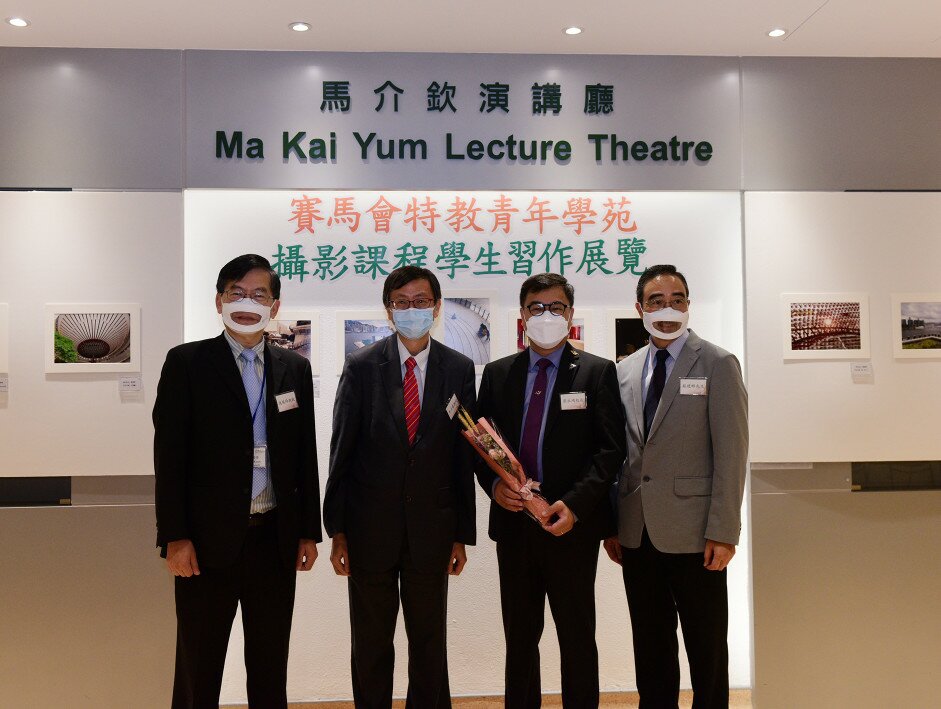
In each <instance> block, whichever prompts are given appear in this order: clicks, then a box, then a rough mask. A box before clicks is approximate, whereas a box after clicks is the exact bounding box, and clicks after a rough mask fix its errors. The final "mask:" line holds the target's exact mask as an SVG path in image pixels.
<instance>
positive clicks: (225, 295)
mask: <svg viewBox="0 0 941 709" xmlns="http://www.w3.org/2000/svg"><path fill="white" fill-rule="evenodd" d="M233 293H241V294H242V297H241V298H234V297H233V296H232V294H233ZM220 295H221V296H222V302H223V303H240V302H242V301H243V300H245V299H246V298H248V299H249V300H251V301H253V302H255V303H257V304H258V305H263V306H265V307H268V306H270V305H271V304H272V303H274V302H275V301H276V300H277V298H275V297H274V296H273V295H269V294H268V293H259V292H257V291H256V292H254V293H246V292H245V291H243V290H241V289H238V288H237V289H235V290H225V291H222V293H220ZM259 298H264V299H265V300H264V301H260V300H258V299H259Z"/></svg>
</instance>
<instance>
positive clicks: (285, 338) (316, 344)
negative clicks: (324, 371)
mask: <svg viewBox="0 0 941 709" xmlns="http://www.w3.org/2000/svg"><path fill="white" fill-rule="evenodd" d="M265 341H266V342H267V343H268V344H269V345H270V346H271V347H280V348H282V349H286V350H292V351H294V352H297V353H298V354H299V355H302V356H304V357H306V358H307V359H308V360H309V361H310V370H311V373H312V374H313V376H315V377H318V376H320V342H321V340H320V316H319V314H318V313H316V312H306V311H301V310H279V311H278V317H277V318H272V319H271V320H270V321H269V322H268V325H267V326H266V327H265Z"/></svg>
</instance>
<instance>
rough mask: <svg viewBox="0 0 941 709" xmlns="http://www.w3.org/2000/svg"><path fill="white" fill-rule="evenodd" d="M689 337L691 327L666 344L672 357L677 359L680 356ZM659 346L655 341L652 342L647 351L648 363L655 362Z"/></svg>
mask: <svg viewBox="0 0 941 709" xmlns="http://www.w3.org/2000/svg"><path fill="white" fill-rule="evenodd" d="M688 339H689V328H686V332H684V333H683V334H682V335H680V336H679V337H677V338H676V339H675V340H673V341H672V342H671V343H670V344H669V345H667V346H666V351H667V352H669V353H670V357H672V358H673V360H674V361H675V360H676V359H677V358H678V357H679V356H680V352H682V350H683V346H684V345H685V344H686V341H687V340H688ZM658 349H659V348H658V347H657V346H656V345H655V344H654V343H653V342H651V343H650V348H649V351H648V352H647V362H648V364H652V363H653V359H654V357H655V356H656V355H657V350H658Z"/></svg>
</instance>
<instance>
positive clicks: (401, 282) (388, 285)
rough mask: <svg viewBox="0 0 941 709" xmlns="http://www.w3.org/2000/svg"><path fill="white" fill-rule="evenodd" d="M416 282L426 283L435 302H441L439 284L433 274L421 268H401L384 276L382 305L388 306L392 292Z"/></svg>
mask: <svg viewBox="0 0 941 709" xmlns="http://www.w3.org/2000/svg"><path fill="white" fill-rule="evenodd" d="M418 280H424V281H428V285H430V286H431V295H432V297H433V298H434V299H435V302H436V303H437V302H438V301H439V300H441V284H440V283H438V277H437V276H436V275H435V274H433V273H432V272H431V271H429V270H428V269H427V268H422V267H421V266H402V267H400V268H397V269H395V270H394V271H392V273H390V274H389V275H388V276H386V282H385V283H383V284H382V304H383V305H388V304H389V299H390V297H391V296H392V291H394V290H398V289H399V288H402V287H403V286H406V285H408V284H409V283H411V282H412V281H418Z"/></svg>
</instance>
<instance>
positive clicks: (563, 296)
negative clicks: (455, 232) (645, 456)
mask: <svg viewBox="0 0 941 709" xmlns="http://www.w3.org/2000/svg"><path fill="white" fill-rule="evenodd" d="M574 304H575V289H574V288H573V287H572V286H571V284H569V283H568V281H567V280H566V279H565V278H564V277H563V276H560V275H557V274H554V273H544V274H540V275H537V276H532V277H531V278H529V279H527V280H526V281H525V282H524V283H523V286H522V288H521V289H520V315H521V316H522V318H523V321H524V327H525V330H526V334H527V336H528V338H529V347H528V348H527V349H526V350H524V351H523V352H521V353H519V354H516V355H511V356H509V357H504V358H503V359H500V360H497V361H495V362H491V363H490V364H488V365H487V366H486V367H485V368H484V374H483V380H482V382H481V385H480V395H479V397H478V409H479V413H480V415H482V416H486V417H488V418H489V419H490V420H491V421H493V422H494V423H495V424H496V425H497V427H498V428H499V429H501V430H502V432H503V434H504V437H505V440H506V441H507V443H508V444H510V445H513V446H516V447H517V450H518V452H519V456H518V457H519V460H520V462H521V463H522V465H523V467H524V469H525V470H526V472H527V474H528V476H529V477H530V478H533V479H535V480H538V481H540V482H541V492H542V494H543V495H544V496H545V497H546V498H547V499H548V500H549V502H551V503H552V505H551V506H550V508H549V515H548V518H547V519H545V520H543V521H542V522H543V524H544V525H545V529H543V528H542V527H541V526H540V524H537V523H536V522H534V521H533V519H530V518H529V517H528V516H527V515H526V514H521V510H522V509H523V504H522V499H521V498H520V495H519V494H518V492H517V490H514V489H513V488H512V487H511V486H509V485H507V484H506V483H505V482H503V481H502V480H501V479H499V478H498V477H497V476H496V475H495V474H494V473H493V472H492V471H491V470H490V468H488V467H486V466H485V465H484V464H483V463H482V462H481V463H479V464H478V465H477V476H478V479H479V481H480V484H481V486H482V487H483V489H484V490H485V491H486V492H487V494H488V495H490V497H491V498H492V500H493V501H492V503H491V505H490V538H491V539H493V540H494V541H495V542H496V543H497V561H498V565H499V569H500V599H501V602H502V606H503V630H504V634H505V636H506V706H507V707H510V708H511V709H524V708H525V709H530V708H531V707H539V706H540V704H541V687H540V674H539V639H540V637H541V636H542V630H543V617H544V614H545V601H546V597H547V596H548V598H549V608H550V609H551V611H552V617H553V619H554V620H555V624H556V629H557V631H558V636H559V648H560V651H561V660H562V702H563V704H564V705H565V706H567V707H568V706H570V707H579V708H580V709H581V708H583V707H596V706H598V649H597V646H596V645H595V572H596V570H597V567H598V550H599V547H600V542H601V539H602V538H604V537H605V536H606V533H608V532H609V531H610V530H611V529H612V525H613V519H612V516H611V512H610V506H609V501H608V492H609V488H610V486H611V482H612V480H613V479H614V476H615V474H616V472H617V470H618V468H619V466H620V464H621V461H622V460H623V459H624V433H623V432H624V413H623V408H622V406H621V401H620V397H619V395H618V382H617V377H616V375H615V367H614V363H613V362H610V361H608V360H606V359H602V358H600V357H596V356H594V355H592V354H589V353H587V352H579V351H578V350H576V349H575V348H574V347H572V345H571V344H570V343H569V342H568V333H569V329H570V327H571V324H572V317H573V313H574V308H573V307H572V306H573V305H574Z"/></svg>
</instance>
